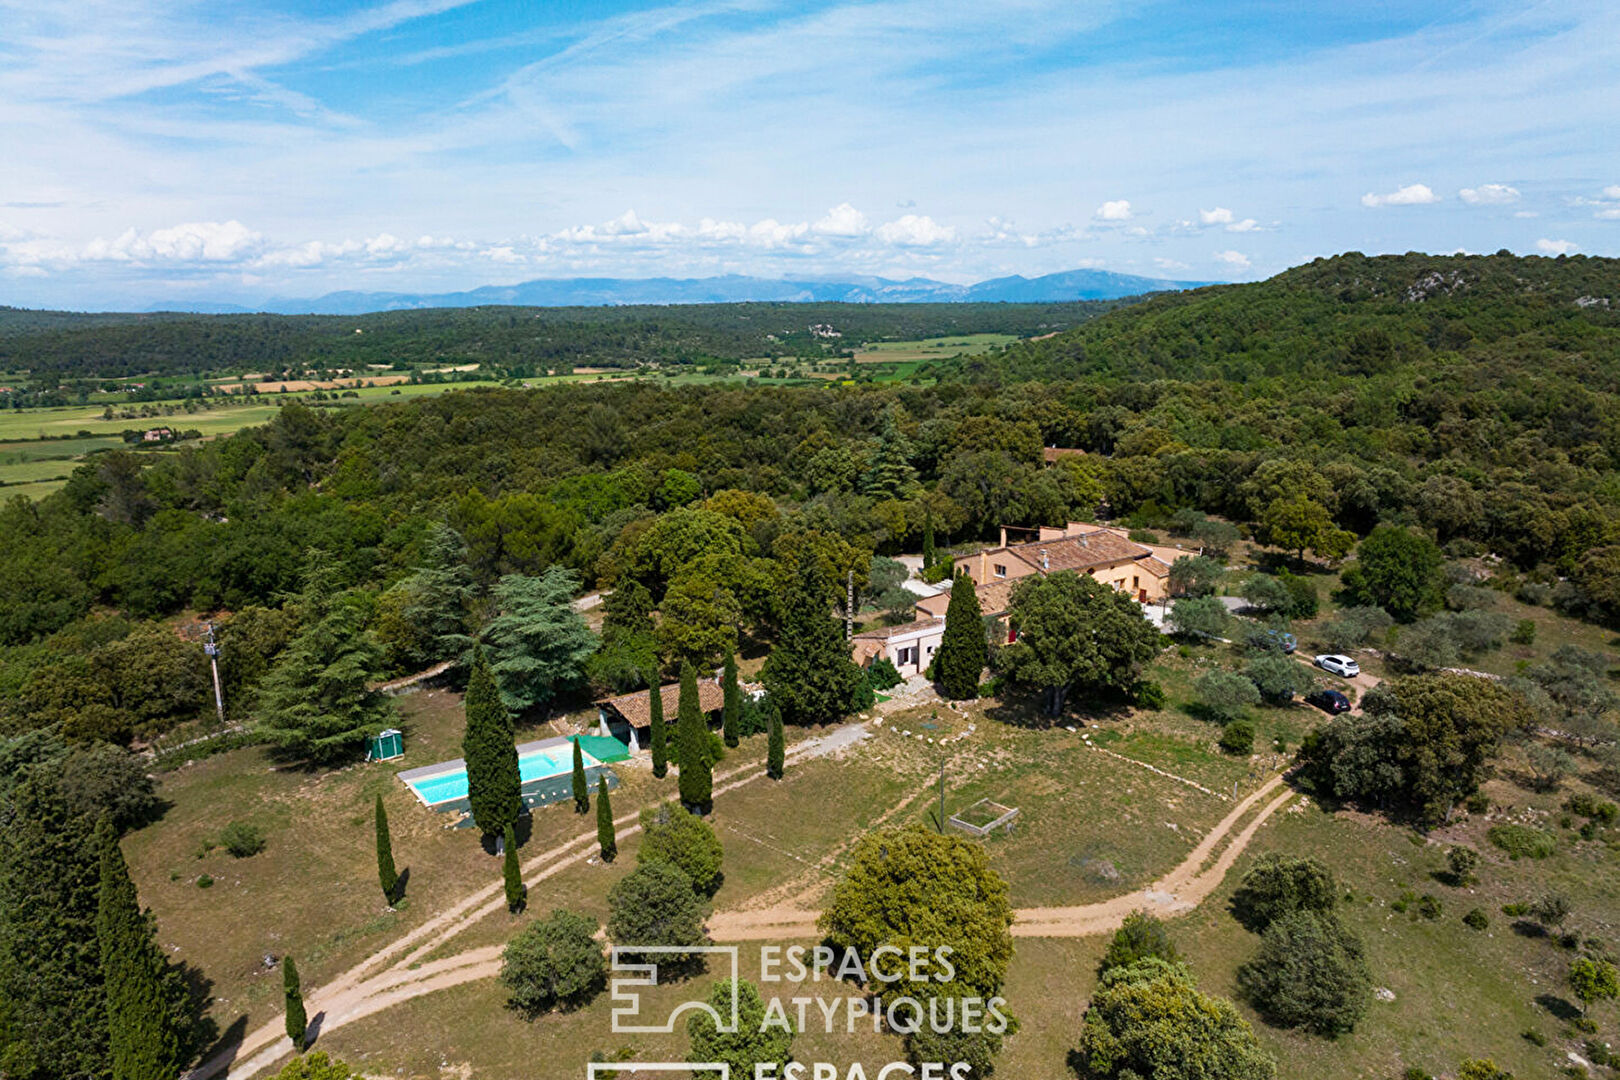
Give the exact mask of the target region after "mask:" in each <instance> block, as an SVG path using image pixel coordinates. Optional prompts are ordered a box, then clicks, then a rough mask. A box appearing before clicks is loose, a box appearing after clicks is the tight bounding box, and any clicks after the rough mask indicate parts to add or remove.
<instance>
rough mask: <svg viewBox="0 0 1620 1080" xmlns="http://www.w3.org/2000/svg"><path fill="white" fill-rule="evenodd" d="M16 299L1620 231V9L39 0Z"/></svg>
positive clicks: (17, 4)
mask: <svg viewBox="0 0 1620 1080" xmlns="http://www.w3.org/2000/svg"><path fill="white" fill-rule="evenodd" d="M0 146H3V147H4V148H5V150H4V152H3V153H0V302H4V303H13V304H24V305H30V306H39V305H50V306H63V307H74V308H95V307H108V306H144V305H146V304H148V303H151V302H153V301H156V300H176V299H179V300H187V299H213V300H225V301H230V300H236V301H251V300H252V299H255V298H263V297H270V296H315V295H319V294H321V293H324V292H329V291H332V290H336V289H362V290H397V291H442V290H450V289H461V288H468V287H472V286H476V285H480V284H488V283H499V282H513V281H521V280H526V279H529V278H537V277H570V276H578V275H614V276H626V277H647V276H654V275H664V274H669V275H679V276H704V275H709V274H719V273H750V274H759V275H764V276H807V277H825V276H847V275H856V274H863V275H866V274H870V275H882V276H887V277H909V276H913V275H925V276H929V277H936V278H941V279H945V280H952V281H971V280H977V279H980V278H984V277H991V276H999V275H1002V274H1012V273H1022V274H1025V275H1031V276H1033V275H1036V274H1041V273H1048V272H1052V271H1056V270H1063V269H1070V268H1074V267H1085V266H1095V267H1105V268H1107V269H1111V270H1119V271H1124V272H1131V273H1141V274H1149V275H1153V276H1163V277H1172V278H1183V279H1199V280H1209V279H1222V280H1246V279H1252V278H1258V277H1264V276H1267V275H1269V274H1272V273H1275V272H1277V271H1278V270H1281V269H1283V268H1285V267H1287V266H1290V265H1294V264H1297V263H1299V262H1302V261H1305V260H1308V259H1311V258H1314V257H1315V256H1318V255H1325V254H1332V253H1335V252H1339V251H1345V250H1352V249H1354V250H1361V251H1366V252H1379V251H1407V250H1426V251H1436V252H1449V251H1455V250H1467V251H1495V250H1497V249H1498V248H1504V247H1505V248H1510V249H1512V250H1514V251H1519V252H1524V253H1532V254H1533V253H1545V254H1557V253H1559V252H1577V251H1578V252H1584V253H1588V254H1600V255H1614V254H1620V5H1616V4H1614V3H1613V2H1612V0H1545V2H1542V3H1533V4H1532V3H1507V2H1493V0H1460V2H1457V3H1455V4H1452V5H1436V4H1433V3H1428V2H1422V3H1419V2H1411V3H1408V2H1397V0H1364V2H1354V0H1341V2H1335V3H1329V2H1322V0H1316V2H1309V0H1304V2H1302V0H1248V2H1222V0H1163V2H1137V3H1128V2H1110V0H865V2H860V3H853V2H828V3H773V2H769V0H695V2H692V3H678V4H668V3H666V4H651V3H640V4H638V3H622V2H591V3H584V2H576V0H547V2H543V3H537V2H532V0H531V2H527V3H515V2H507V0H467V2H461V0H393V2H384V3H380V4H364V3H360V4H337V3H320V2H315V0H304V2H292V3H288V2H280V3H274V2H272V3H246V2H241V0H210V2H206V3H204V2H187V0H75V2H74V3H71V4H66V3H62V2H60V0H0Z"/></svg>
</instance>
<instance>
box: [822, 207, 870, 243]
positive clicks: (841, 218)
mask: <svg viewBox="0 0 1620 1080" xmlns="http://www.w3.org/2000/svg"><path fill="white" fill-rule="evenodd" d="M811 228H812V229H814V230H815V231H816V232H817V233H820V234H821V235H822V236H847V237H853V236H864V235H866V234H867V233H868V232H870V231H871V228H872V227H871V225H869V224H868V223H867V221H866V215H865V214H863V213H861V212H860V211H859V210H857V209H855V208H854V207H853V206H851V205H850V204H849V203H839V204H838V205H837V206H835V207H833V208H832V209H831V210H828V211H827V216H826V217H824V218H822V219H821V220H820V221H818V222H816V223H815V224H814V225H813V226H811Z"/></svg>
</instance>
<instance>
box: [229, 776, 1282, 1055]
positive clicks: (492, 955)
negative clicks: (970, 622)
mask: <svg viewBox="0 0 1620 1080" xmlns="http://www.w3.org/2000/svg"><path fill="white" fill-rule="evenodd" d="M749 779H753V778H749ZM747 782H748V780H747V779H743V780H736V781H733V782H732V784H731V785H730V786H731V787H736V786H740V785H741V784H743V783H747ZM1282 783H1283V778H1282V777H1281V776H1275V777H1272V779H1271V780H1269V781H1267V782H1266V784H1264V785H1263V786H1262V787H1260V788H1259V789H1257V790H1256V791H1254V792H1253V793H1251V794H1250V795H1249V796H1247V797H1246V798H1245V799H1244V800H1243V801H1242V802H1241V803H1240V804H1238V805H1237V806H1236V807H1234V808H1233V809H1232V812H1231V813H1229V814H1228V815H1227V816H1226V817H1225V818H1224V819H1223V820H1222V821H1221V822H1220V823H1219V824H1218V825H1216V827H1215V828H1214V829H1212V830H1211V831H1210V833H1209V835H1207V836H1206V837H1204V839H1203V840H1202V841H1200V842H1199V844H1198V846H1197V847H1195V848H1193V850H1192V851H1191V852H1190V853H1188V855H1187V858H1186V859H1184V860H1183V861H1182V862H1181V863H1180V864H1179V865H1178V866H1176V868H1175V869H1173V870H1171V871H1170V872H1169V873H1168V874H1166V875H1165V876H1164V877H1162V878H1160V879H1159V880H1158V881H1156V882H1154V883H1153V884H1152V885H1150V886H1149V887H1148V888H1146V889H1142V890H1139V891H1137V892H1132V893H1126V894H1124V895H1122V896H1116V897H1113V898H1112V899H1109V900H1104V901H1101V902H1099V903H1095V904H1085V905H1081V906H1079V907H1068V908H1025V909H1022V910H1020V911H1017V912H1014V922H1013V927H1012V933H1013V935H1014V936H1016V937H1088V936H1091V935H1094V934H1105V933H1109V932H1111V931H1113V930H1115V929H1117V928H1118V927H1119V925H1120V923H1122V922H1123V921H1124V919H1125V917H1126V916H1127V915H1129V914H1130V913H1131V912H1133V911H1137V910H1140V909H1147V910H1151V911H1154V912H1156V913H1157V914H1159V915H1162V916H1165V917H1174V916H1177V915H1185V914H1187V913H1188V912H1190V911H1192V910H1194V909H1195V908H1197V907H1198V905H1199V904H1201V903H1202V902H1203V901H1204V900H1206V899H1208V898H1209V896H1210V894H1211V893H1213V892H1214V891H1215V889H1216V888H1217V887H1218V886H1219V885H1220V883H1221V881H1222V880H1224V878H1225V877H1226V874H1227V873H1228V872H1229V871H1230V870H1231V868H1232V866H1233V864H1234V863H1235V862H1236V861H1237V858H1238V856H1239V855H1241V854H1242V853H1243V851H1244V850H1245V849H1246V848H1247V847H1248V846H1249V843H1250V842H1251V841H1252V840H1253V839H1254V836H1255V834H1256V833H1257V832H1258V831H1259V829H1260V826H1261V825H1263V824H1265V822H1266V820H1267V819H1268V818H1269V817H1270V816H1271V815H1272V814H1274V813H1276V812H1277V811H1278V810H1280V809H1281V808H1282V807H1283V806H1284V805H1286V804H1287V803H1288V802H1289V801H1290V800H1291V799H1292V798H1293V797H1294V792H1293V791H1292V790H1285V791H1283V792H1282V793H1281V794H1280V795H1277V796H1276V797H1275V798H1273V799H1272V800H1271V801H1270V802H1269V803H1266V804H1265V806H1264V807H1263V808H1262V809H1261V810H1260V812H1259V813H1258V814H1256V815H1254V816H1253V817H1252V818H1250V819H1249V821H1248V823H1247V824H1246V825H1244V827H1243V828H1242V830H1241V831H1239V832H1238V833H1237V835H1236V836H1235V837H1234V838H1233V840H1232V842H1231V843H1230V844H1228V845H1226V847H1225V848H1224V849H1222V850H1221V852H1220V854H1219V856H1218V857H1216V858H1215V860H1214V862H1213V863H1210V861H1209V860H1210V857H1211V856H1212V855H1213V854H1214V853H1215V850H1216V848H1217V847H1218V846H1219V845H1220V843H1221V841H1222V840H1223V839H1224V838H1225V837H1226V836H1227V834H1229V833H1230V832H1231V831H1232V829H1233V827H1234V826H1235V825H1236V824H1237V823H1238V822H1239V821H1241V820H1243V818H1244V816H1245V815H1246V814H1248V812H1249V811H1250V810H1251V809H1253V807H1254V806H1255V805H1256V803H1258V802H1260V801H1261V800H1262V799H1264V798H1265V796H1267V795H1269V794H1270V793H1271V792H1273V791H1275V790H1276V789H1277V788H1278V787H1279V786H1281V785H1282ZM912 797H915V796H914V795H913V796H912ZM905 801H906V802H910V801H911V798H908V799H907V800H905ZM635 831H636V830H635V828H627V829H624V830H621V832H620V834H619V835H621V836H629V835H631V834H632V833H634V832H635ZM565 846H568V845H565ZM1206 864H1208V865H1206ZM564 865H566V864H564V863H558V864H556V865H555V866H553V867H551V868H548V870H547V871H545V872H544V873H542V874H541V875H539V876H538V877H537V878H535V879H534V880H540V879H542V878H543V877H547V876H550V874H552V873H555V872H556V871H557V870H559V869H561V868H562V867H563V866H564ZM816 914H817V913H816V912H814V911H805V910H802V909H797V908H782V907H778V908H772V909H768V910H764V911H741V912H728V913H723V914H721V915H718V916H716V917H714V918H713V919H711V920H710V922H709V929H710V933H711V935H712V936H713V937H714V938H715V940H718V941H744V940H759V939H769V938H803V937H814V936H815V935H816V933H817V929H816ZM501 951H502V947H501V946H498V945H491V946H485V947H482V948H477V949H469V950H467V951H466V952H462V953H457V954H456V955H454V956H449V957H444V958H441V959H438V960H433V961H429V962H425V963H419V964H416V965H414V966H413V965H411V964H409V963H406V962H401V963H399V964H396V965H394V966H392V967H390V968H387V969H386V970H384V971H382V972H380V973H379V974H377V975H375V976H373V977H371V978H370V979H367V980H365V981H364V983H362V984H360V985H359V986H357V987H356V988H355V990H356V991H358V992H355V993H343V994H327V993H326V992H325V991H323V992H322V994H321V995H319V996H318V997H317V998H316V999H315V1005H316V1006H317V1012H316V1015H317V1016H318V1017H319V1020H318V1025H319V1030H320V1031H331V1030H333V1029H334V1028H338V1027H341V1026H343V1025H344V1024H348V1023H352V1022H354V1021H356V1020H361V1019H364V1018H365V1017H368V1016H372V1015H375V1014H376V1013H379V1012H382V1011H383V1010H385V1009H388V1008H391V1007H393V1006H395V1005H398V1004H401V1003H403V1002H406V1001H410V1000H413V999H415V998H418V997H421V996H423V995H425V994H431V993H434V992H436V991H439V990H448V989H452V988H454V987H457V986H461V985H463V984H465V983H469V982H476V981H478V980H481V979H492V978H495V977H496V976H497V975H499V974H500V968H501ZM413 955H414V954H413ZM266 1026H267V1027H269V1026H270V1025H266ZM273 1036H274V1037H272V1039H271V1040H270V1044H269V1045H267V1046H265V1047H264V1048H263V1049H262V1050H260V1051H259V1052H258V1053H257V1054H256V1055H255V1056H253V1057H252V1058H249V1059H247V1060H245V1061H241V1062H239V1063H237V1064H236V1065H235V1066H234V1067H233V1068H232V1069H231V1073H230V1075H231V1076H232V1077H246V1076H252V1075H254V1074H256V1073H258V1072H260V1071H262V1070H264V1069H268V1068H270V1067H272V1066H273V1065H275V1063H276V1062H277V1061H279V1060H280V1059H281V1058H282V1057H284V1056H285V1055H286V1054H287V1053H288V1044H287V1043H286V1042H283V1041H282V1039H281V1036H282V1032H281V1029H280V1028H279V1027H277V1028H274V1029H273ZM244 1045H246V1044H244Z"/></svg>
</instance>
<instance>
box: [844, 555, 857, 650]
mask: <svg viewBox="0 0 1620 1080" xmlns="http://www.w3.org/2000/svg"><path fill="white" fill-rule="evenodd" d="M846 582H847V584H846V585H845V586H844V640H845V641H849V640H851V639H852V638H854V636H855V569H854V568H853V567H851V568H850V571H849V576H848V578H847V579H846Z"/></svg>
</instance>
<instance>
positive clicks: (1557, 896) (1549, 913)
mask: <svg viewBox="0 0 1620 1080" xmlns="http://www.w3.org/2000/svg"><path fill="white" fill-rule="evenodd" d="M1569 912H1570V904H1569V897H1567V896H1565V895H1563V894H1562V893H1548V894H1546V895H1545V896H1543V897H1541V899H1539V900H1537V901H1536V902H1535V903H1533V904H1531V905H1530V908H1529V913H1530V917H1531V918H1533V919H1535V920H1536V922H1538V923H1540V924H1541V925H1542V926H1562V925H1563V923H1564V920H1565V919H1567V918H1569Z"/></svg>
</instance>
